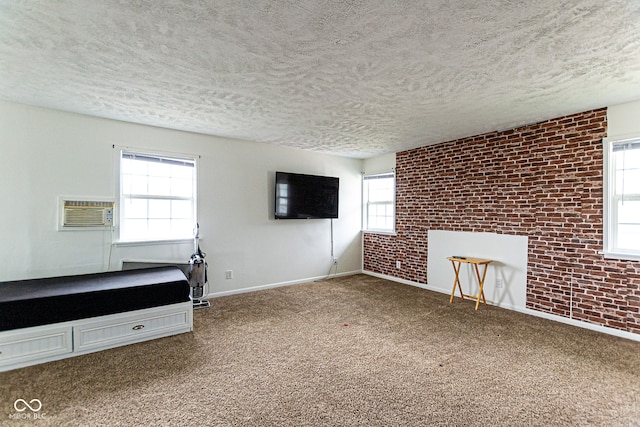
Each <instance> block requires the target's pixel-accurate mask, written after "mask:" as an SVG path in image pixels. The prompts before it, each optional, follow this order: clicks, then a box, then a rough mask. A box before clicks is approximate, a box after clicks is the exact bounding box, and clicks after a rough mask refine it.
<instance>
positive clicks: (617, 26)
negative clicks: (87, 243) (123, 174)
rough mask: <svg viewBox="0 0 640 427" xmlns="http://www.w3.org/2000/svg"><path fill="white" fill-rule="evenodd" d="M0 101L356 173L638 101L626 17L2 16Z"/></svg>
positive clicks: (352, 3) (209, 11)
mask: <svg viewBox="0 0 640 427" xmlns="http://www.w3.org/2000/svg"><path fill="white" fill-rule="evenodd" d="M0 99H5V100H8V101H14V102H19V103H24V104H30V105H37V106H43V107H49V108H55V109H60V110H65V111H72V112H78V113H84V114H89V115H95V116H100V117H107V118H112V119H118V120H124V121H130V122H135V123H143V124H149V125H155V126H161V127H167V128H174V129H181V130H187V131H193V132H200V133H205V134H211V135H219V136H224V137H232V138H239V139H245V140H252V141H260V142H265V143H271V144H277V145H283V146H291V147H297V148H302V149H308V150H314V151H319V152H328V153H334V154H338V155H343V156H351V157H357V158H366V157H370V156H373V155H377V154H382V153H388V152H395V151H399V150H402V149H407V148H413V147H417V146H422V145H427V144H430V143H435V142H441V141H446V140H450V139H455V138H460V137H464V136H470V135H475V134H480V133H484V132H487V131H492V130H496V129H504V128H509V127H514V126H518V125H523V124H527V123H531V122H536V121H540V120H544V119H548V118H552V117H556V116H560V115H564V114H570V113H575V112H579V111H583V110H587V109H591V108H599V107H603V106H607V105H613V104H617V103H622V102H627V101H631V100H635V99H640V1H638V0H626V1H625V0H609V1H603V0H586V1H579V0H576V1H563V0H538V1H515V0H496V1H477V0H432V1H418V0H415V1H400V0H396V1H391V0H343V1H321V0H308V1H294V0H249V1H244V0H224V1H192V0H173V1H134V2H131V1H125V0H122V1H115V0H104V1H103V0H93V1H87V0H64V1H51V0H41V1H11V0H6V1H5V0H2V1H0Z"/></svg>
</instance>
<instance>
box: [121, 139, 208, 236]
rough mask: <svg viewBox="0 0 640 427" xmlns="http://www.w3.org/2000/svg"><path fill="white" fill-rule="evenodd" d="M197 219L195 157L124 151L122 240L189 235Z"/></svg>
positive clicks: (191, 233) (122, 159)
mask: <svg viewBox="0 0 640 427" xmlns="http://www.w3.org/2000/svg"><path fill="white" fill-rule="evenodd" d="M195 223H196V162H195V159H193V158H178V157H168V156H160V155H153V154H146V153H135V152H130V151H122V153H121V158H120V241H146V240H174V239H188V238H192V237H193V230H194V225H195Z"/></svg>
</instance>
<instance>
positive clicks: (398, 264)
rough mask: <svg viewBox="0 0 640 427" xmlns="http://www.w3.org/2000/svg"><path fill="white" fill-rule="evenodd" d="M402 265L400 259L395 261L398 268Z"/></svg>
mask: <svg viewBox="0 0 640 427" xmlns="http://www.w3.org/2000/svg"><path fill="white" fill-rule="evenodd" d="M401 267H402V263H401V262H400V261H396V268H397V269H398V270H399V269H400V268H401Z"/></svg>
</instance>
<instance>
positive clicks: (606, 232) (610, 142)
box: [602, 137, 640, 261]
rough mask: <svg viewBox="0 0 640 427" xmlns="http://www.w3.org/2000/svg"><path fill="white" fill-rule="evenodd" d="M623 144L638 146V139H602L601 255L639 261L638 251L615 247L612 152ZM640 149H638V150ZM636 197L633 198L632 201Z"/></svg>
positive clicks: (614, 172) (615, 206)
mask: <svg viewBox="0 0 640 427" xmlns="http://www.w3.org/2000/svg"><path fill="white" fill-rule="evenodd" d="M624 144H634V145H635V144H638V145H640V137H635V138H623V139H618V138H615V139H613V138H603V140H602V149H603V186H602V190H603V197H602V199H603V200H602V204H603V210H602V222H603V239H602V243H603V250H602V254H603V255H604V257H605V258H609V259H620V260H634V261H640V250H639V251H628V250H624V249H622V250H621V249H620V248H617V247H616V238H617V223H616V221H615V219H616V218H617V214H616V211H617V197H616V196H615V188H614V186H615V174H616V171H615V170H614V166H615V165H614V161H613V151H614V146H616V145H624ZM639 149H640V148H639ZM636 198H638V196H636V197H634V199H636Z"/></svg>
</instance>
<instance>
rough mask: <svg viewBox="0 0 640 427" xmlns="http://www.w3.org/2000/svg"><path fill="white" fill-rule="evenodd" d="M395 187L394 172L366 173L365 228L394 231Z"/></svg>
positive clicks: (367, 229)
mask: <svg viewBox="0 0 640 427" xmlns="http://www.w3.org/2000/svg"><path fill="white" fill-rule="evenodd" d="M395 188H396V185H395V176H394V174H393V172H389V173H382V174H377V175H365V177H364V228H365V230H366V231H382V232H393V231H394V229H395V193H396V192H395Z"/></svg>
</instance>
